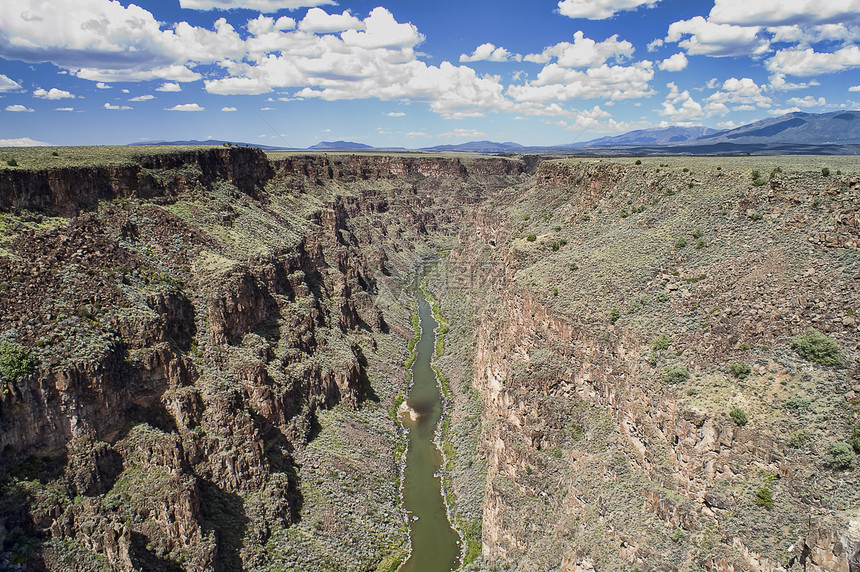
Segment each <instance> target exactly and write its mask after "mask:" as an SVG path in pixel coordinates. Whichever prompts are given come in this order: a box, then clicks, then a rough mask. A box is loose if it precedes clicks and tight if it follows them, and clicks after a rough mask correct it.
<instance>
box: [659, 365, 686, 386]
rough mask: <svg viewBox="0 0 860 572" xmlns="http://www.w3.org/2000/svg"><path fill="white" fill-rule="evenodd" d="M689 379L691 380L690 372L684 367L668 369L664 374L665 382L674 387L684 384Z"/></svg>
mask: <svg viewBox="0 0 860 572" xmlns="http://www.w3.org/2000/svg"><path fill="white" fill-rule="evenodd" d="M688 379H690V372H689V371H688V370H687V368H686V367H684V366H680V367H667V368H666V372H665V373H664V374H663V381H665V382H666V383H670V384H672V385H675V384H678V383H684V382H685V381H687V380H688Z"/></svg>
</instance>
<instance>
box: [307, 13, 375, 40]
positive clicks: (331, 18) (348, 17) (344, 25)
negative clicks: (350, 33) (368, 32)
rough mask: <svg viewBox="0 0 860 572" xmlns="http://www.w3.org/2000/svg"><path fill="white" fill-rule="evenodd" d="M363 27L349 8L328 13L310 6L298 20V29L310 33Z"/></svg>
mask: <svg viewBox="0 0 860 572" xmlns="http://www.w3.org/2000/svg"><path fill="white" fill-rule="evenodd" d="M364 29H365V24H364V22H362V21H361V20H360V19H359V18H356V17H355V16H353V15H352V14H350V13H349V10H344V11H343V13H342V14H329V13H328V12H326V11H325V10H323V9H321V8H311V9H310V10H308V13H307V15H306V16H305V17H304V19H303V20H302V21H301V22H299V30H301V31H302V32H309V33H312V34H313V33H319V32H323V33H331V32H343V31H346V30H364Z"/></svg>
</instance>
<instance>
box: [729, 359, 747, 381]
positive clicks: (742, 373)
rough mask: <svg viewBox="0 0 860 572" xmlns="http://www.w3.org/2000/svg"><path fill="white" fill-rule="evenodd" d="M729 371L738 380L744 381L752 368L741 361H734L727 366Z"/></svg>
mask: <svg viewBox="0 0 860 572" xmlns="http://www.w3.org/2000/svg"><path fill="white" fill-rule="evenodd" d="M729 371H730V372H731V374H732V375H733V376H735V377H736V378H738V379H746V378H747V376H748V375H749V374H751V373H752V368H751V367H750V366H749V365H747V364H745V363H744V362H742V361H736V362H734V363H732V364H731V365H729Z"/></svg>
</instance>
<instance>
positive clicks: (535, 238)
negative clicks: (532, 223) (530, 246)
mask: <svg viewBox="0 0 860 572" xmlns="http://www.w3.org/2000/svg"><path fill="white" fill-rule="evenodd" d="M526 240H528V241H529V242H534V241H536V240H537V235H535V234H530V235H528V236H527V237H526Z"/></svg>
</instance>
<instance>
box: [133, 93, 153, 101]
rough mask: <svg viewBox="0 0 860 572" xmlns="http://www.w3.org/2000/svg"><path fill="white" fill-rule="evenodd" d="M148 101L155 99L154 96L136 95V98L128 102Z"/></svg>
mask: <svg viewBox="0 0 860 572" xmlns="http://www.w3.org/2000/svg"><path fill="white" fill-rule="evenodd" d="M150 99H155V96H154V95H149V94H147V95H138V96H137V97H132V98H131V99H129V101H149V100H150Z"/></svg>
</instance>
